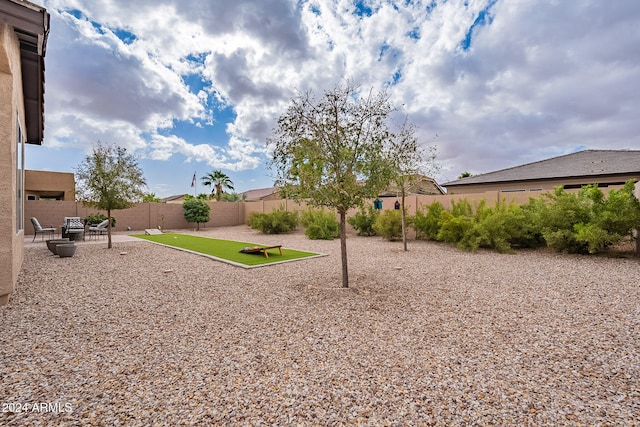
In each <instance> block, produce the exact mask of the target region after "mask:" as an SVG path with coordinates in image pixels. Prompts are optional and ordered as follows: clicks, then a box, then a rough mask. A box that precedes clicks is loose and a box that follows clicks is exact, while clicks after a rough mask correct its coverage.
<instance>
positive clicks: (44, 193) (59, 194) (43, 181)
mask: <svg viewBox="0 0 640 427" xmlns="http://www.w3.org/2000/svg"><path fill="white" fill-rule="evenodd" d="M24 192H25V195H26V199H25V200H40V199H48V200H67V201H73V200H75V194H76V193H75V192H76V180H75V176H74V174H73V173H71V172H50V171H36V170H25V171H24Z"/></svg>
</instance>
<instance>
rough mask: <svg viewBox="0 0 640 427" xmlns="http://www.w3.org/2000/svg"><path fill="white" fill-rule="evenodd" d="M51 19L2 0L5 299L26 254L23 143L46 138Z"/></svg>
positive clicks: (0, 288) (19, 0)
mask: <svg viewBox="0 0 640 427" xmlns="http://www.w3.org/2000/svg"><path fill="white" fill-rule="evenodd" d="M49 19H50V16H49V14H48V13H47V11H46V9H44V8H43V7H41V6H38V5H36V4H34V3H31V2H29V1H26V0H0V272H1V273H0V305H3V304H6V303H7V302H9V295H11V294H12V293H13V292H14V290H15V284H16V282H17V280H18V275H19V273H20V269H21V267H22V261H23V259H24V227H26V224H25V223H24V221H23V218H24V211H23V209H24V198H25V194H24V169H23V168H24V144H26V143H29V144H41V143H42V138H43V132H44V98H43V94H44V55H45V50H46V40H47V36H48V33H49ZM19 141H20V143H19Z"/></svg>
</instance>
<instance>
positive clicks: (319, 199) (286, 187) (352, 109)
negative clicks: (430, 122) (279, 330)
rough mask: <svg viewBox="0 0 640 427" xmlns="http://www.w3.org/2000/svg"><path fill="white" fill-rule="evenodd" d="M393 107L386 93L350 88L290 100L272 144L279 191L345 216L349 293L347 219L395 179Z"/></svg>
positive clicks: (343, 231) (342, 229)
mask: <svg viewBox="0 0 640 427" xmlns="http://www.w3.org/2000/svg"><path fill="white" fill-rule="evenodd" d="M391 111H393V107H392V106H391V104H390V103H389V100H388V97H387V96H386V94H384V93H378V94H375V95H374V94H373V93H372V92H371V91H370V92H369V93H365V94H361V93H359V92H358V91H357V88H356V87H354V86H353V85H352V84H350V83H346V84H345V85H337V86H336V87H335V88H334V89H332V90H327V91H325V92H324V94H323V95H322V96H321V97H320V98H319V99H316V98H314V96H313V94H312V93H306V94H300V95H298V96H296V97H294V98H293V99H292V100H291V104H290V105H289V107H288V109H287V111H286V112H285V113H284V114H283V115H282V116H280V118H279V120H278V124H277V127H276V128H275V129H274V135H273V136H272V137H271V138H269V140H268V142H267V144H268V145H269V146H270V147H271V148H273V158H272V162H271V166H272V167H273V168H275V169H276V171H277V175H278V177H277V179H276V185H277V186H280V187H281V189H282V191H283V193H284V194H286V195H287V196H288V197H290V198H292V199H294V200H304V201H306V202H308V203H309V204H311V205H312V206H316V207H323V206H324V207H329V208H332V209H335V210H336V211H337V212H338V215H339V216H340V249H341V258H342V286H343V287H345V288H346V287H349V275H348V269H347V244H346V239H347V234H346V215H347V211H348V210H349V209H351V208H355V207H359V206H362V205H363V203H364V201H365V200H370V199H372V198H374V197H376V196H377V195H378V193H379V191H380V190H381V189H382V188H384V187H386V186H387V185H388V184H389V182H390V179H391V177H392V171H391V163H390V162H389V159H388V158H386V156H385V154H386V153H388V150H386V149H385V144H386V143H387V141H388V140H389V138H390V136H391V132H390V130H389V126H388V121H389V114H390V112H391Z"/></svg>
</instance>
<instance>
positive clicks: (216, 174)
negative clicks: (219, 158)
mask: <svg viewBox="0 0 640 427" xmlns="http://www.w3.org/2000/svg"><path fill="white" fill-rule="evenodd" d="M202 184H204V185H205V186H209V185H210V186H211V187H212V188H211V195H212V196H213V194H214V192H215V196H216V200H220V196H221V195H222V193H224V191H223V189H224V188H227V189H229V190H233V189H234V188H233V182H232V181H231V179H230V178H229V177H228V176H227V174H225V173H224V172H222V171H221V170H219V169H218V170H215V171H213V172H211V173H208V174H206V175H205V176H203V177H202Z"/></svg>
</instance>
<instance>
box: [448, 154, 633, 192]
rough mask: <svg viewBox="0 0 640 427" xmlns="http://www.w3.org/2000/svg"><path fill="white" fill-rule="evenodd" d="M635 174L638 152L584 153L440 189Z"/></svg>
mask: <svg viewBox="0 0 640 427" xmlns="http://www.w3.org/2000/svg"><path fill="white" fill-rule="evenodd" d="M629 173H639V174H640V151H639V150H584V151H579V152H577V153H571V154H566V155H564V156H558V157H553V158H550V159H546V160H540V161H537V162H533V163H527V164H524V165H520V166H515V167H512V168H508V169H501V170H498V171H495V172H489V173H485V174H481V175H475V176H470V177H467V178H462V179H458V180H455V181H450V182H446V183H444V184H442V185H443V186H444V187H451V186H456V185H467V184H487V183H497V182H505V181H530V180H541V179H554V178H575V177H583V176H603V175H619V174H629Z"/></svg>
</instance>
